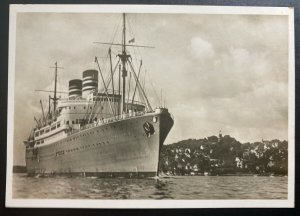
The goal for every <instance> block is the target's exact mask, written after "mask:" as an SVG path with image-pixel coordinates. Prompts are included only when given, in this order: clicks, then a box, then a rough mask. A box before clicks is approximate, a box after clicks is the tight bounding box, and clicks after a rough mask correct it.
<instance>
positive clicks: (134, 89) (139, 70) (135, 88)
mask: <svg viewBox="0 0 300 216" xmlns="http://www.w3.org/2000/svg"><path fill="white" fill-rule="evenodd" d="M142 64H143V63H142V60H141V63H140V68H139V72H138V77H137V78H138V79H139V76H140V73H141V67H142ZM136 88H137V83H135V87H134V92H133V96H132V101H131V109H132V106H133V102H134V97H135V92H136Z"/></svg>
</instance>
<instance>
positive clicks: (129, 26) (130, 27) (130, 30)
mask: <svg viewBox="0 0 300 216" xmlns="http://www.w3.org/2000/svg"><path fill="white" fill-rule="evenodd" d="M128 31H129V32H130V33H131V37H134V35H135V34H134V33H133V32H136V31H134V30H133V28H132V26H131V22H130V20H128ZM132 48H133V53H134V55H135V56H138V55H137V54H136V49H137V50H138V51H139V49H138V47H132ZM139 54H140V53H139ZM139 58H142V55H141V54H140V55H139ZM135 60H136V61H135V64H136V65H135V66H136V67H138V66H139V63H138V59H135Z"/></svg>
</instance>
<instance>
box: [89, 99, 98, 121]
mask: <svg viewBox="0 0 300 216" xmlns="http://www.w3.org/2000/svg"><path fill="white" fill-rule="evenodd" d="M96 103H97V101H93V108H92V110H91V114H90V117H89V122H90V121H91V118H92V115H93V111H94V109H95V107H96Z"/></svg>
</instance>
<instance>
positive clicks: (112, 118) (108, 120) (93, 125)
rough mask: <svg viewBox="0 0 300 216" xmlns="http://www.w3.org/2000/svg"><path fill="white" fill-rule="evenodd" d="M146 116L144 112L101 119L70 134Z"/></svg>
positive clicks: (73, 130)
mask: <svg viewBox="0 0 300 216" xmlns="http://www.w3.org/2000/svg"><path fill="white" fill-rule="evenodd" d="M144 114H146V112H144V111H139V112H129V113H126V114H122V115H117V116H113V117H110V118H105V119H99V120H97V121H94V122H93V123H89V124H86V125H83V126H81V127H80V129H72V130H71V131H70V132H69V133H68V134H69V135H70V134H73V133H77V132H79V131H82V130H86V129H89V128H94V127H97V126H100V125H104V124H108V123H112V122H117V121H121V120H124V119H130V118H134V117H138V116H142V115H144Z"/></svg>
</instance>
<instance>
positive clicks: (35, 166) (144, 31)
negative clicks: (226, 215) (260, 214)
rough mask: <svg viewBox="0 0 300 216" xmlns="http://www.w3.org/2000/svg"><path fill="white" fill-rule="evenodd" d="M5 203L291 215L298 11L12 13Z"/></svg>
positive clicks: (60, 8)
mask: <svg viewBox="0 0 300 216" xmlns="http://www.w3.org/2000/svg"><path fill="white" fill-rule="evenodd" d="M9 21H10V24H9V28H10V29H9V73H8V134H7V182H6V206H7V207H59V208H141V207H145V208H187V207H193V208H204V207H205V208H210V207H211V208H216V207H293V206H294V184H295V183H294V166H295V158H294V157H295V156H294V148H295V141H294V135H295V123H294V122H295V104H294V103H295V102H294V100H295V93H294V92H295V57H294V55H295V54H294V11H293V8H286V7H281V8H279V7H259V8H258V7H221V6H155V5H152V6H149V5H148V6H147V5H144V6H137V5H10V20H9Z"/></svg>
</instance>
